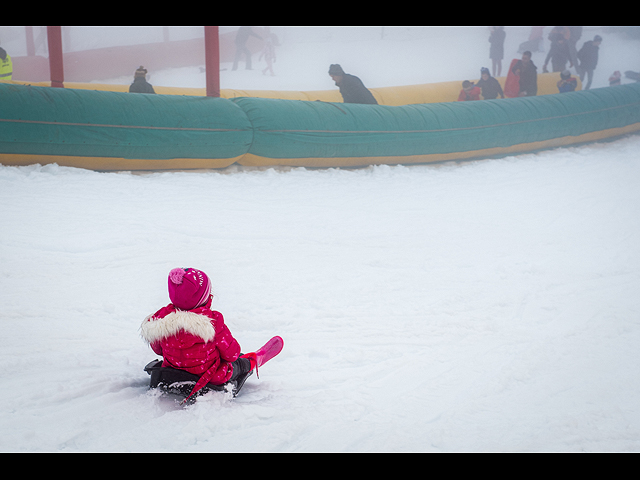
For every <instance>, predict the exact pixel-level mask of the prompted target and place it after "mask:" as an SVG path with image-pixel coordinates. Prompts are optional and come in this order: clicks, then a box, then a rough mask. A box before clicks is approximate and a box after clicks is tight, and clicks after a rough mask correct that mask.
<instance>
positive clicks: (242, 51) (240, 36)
mask: <svg viewBox="0 0 640 480" xmlns="http://www.w3.org/2000/svg"><path fill="white" fill-rule="evenodd" d="M249 37H256V38H259V39H260V40H262V37H261V36H260V35H258V34H257V33H255V32H254V31H253V30H251V27H240V28H239V29H238V33H237V34H236V56H235V58H234V59H233V68H232V69H231V70H237V69H238V62H239V61H240V57H241V56H242V55H244V57H245V61H246V64H245V65H246V68H247V70H252V68H251V51H250V50H249V49H248V48H247V41H248V40H249Z"/></svg>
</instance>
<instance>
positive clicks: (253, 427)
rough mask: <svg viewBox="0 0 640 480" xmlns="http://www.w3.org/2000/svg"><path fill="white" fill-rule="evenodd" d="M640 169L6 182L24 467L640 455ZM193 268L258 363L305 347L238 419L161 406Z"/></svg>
mask: <svg viewBox="0 0 640 480" xmlns="http://www.w3.org/2000/svg"><path fill="white" fill-rule="evenodd" d="M603 44H604V43H603ZM628 44H629V45H630V47H629V48H637V42H636V43H634V41H629V42H628ZM236 73H238V74H240V73H241V72H236ZM242 73H247V72H242ZM283 83H286V82H283ZM394 83H395V82H394ZM390 84H392V83H390ZM290 86H291V84H290V83H288V84H287V87H290ZM639 151H640V136H638V135H631V136H627V137H624V138H621V139H617V140H615V141H612V142H601V143H594V144H589V145H582V146H579V147H572V148H564V149H554V150H550V151H545V152H538V153H533V154H527V155H519V156H512V157H505V158H500V159H487V160H482V161H476V162H468V163H462V164H439V165H431V166H428V165H415V166H410V167H404V166H398V167H389V166H378V167H369V168H363V169H356V170H348V169H317V170H309V169H304V168H279V169H273V168H268V169H266V168H265V169H258V168H254V169H252V168H242V167H237V166H232V167H229V168H228V169H224V170H220V171H199V172H163V173H146V174H132V173H129V172H121V173H99V172H92V171H88V170H82V169H75V168H67V167H59V166H56V165H48V166H40V165H33V166H25V167H8V166H0V302H2V305H3V308H2V313H1V314H0V324H1V326H2V331H3V346H2V348H1V349H0V372H2V373H1V374H0V375H1V378H2V384H3V388H4V392H5V395H3V396H2V399H1V400H0V432H2V433H1V434H0V451H5V452H29V451H35V452H42V451H52V452H403V451H404V452H409V451H416V452H461V451H471V452H483V451H495V452H539V451H551V452H557V451H569V452H579V451H588V452H594V451H607V452H609V451H623V452H631V451H640V407H639V405H640V402H639V401H638V400H639V399H640V384H639V383H638V381H637V378H638V373H637V372H638V371H639V368H640V352H639V351H638V348H637V345H638V344H639V343H640V314H639V313H638V312H640V299H639V298H638V296H637V292H638V290H639V288H640V251H639V250H638V244H639V243H640V189H639V188H638V185H639V184H640V161H639V160H640V159H639V158H638V157H639V154H638V152H639ZM177 266H193V267H196V268H200V269H202V270H204V271H205V272H207V273H208V274H209V275H210V276H211V278H212V281H213V284H214V293H215V300H214V307H215V308H216V309H217V310H219V311H220V312H222V313H223V315H224V316H225V319H226V321H227V324H228V325H229V327H230V329H231V331H232V332H233V333H234V335H235V336H236V337H237V338H238V340H239V341H240V343H241V345H242V346H243V349H244V350H252V349H255V348H257V347H259V346H260V345H261V344H262V343H264V341H266V340H267V339H268V338H270V337H271V336H273V335H281V336H282V337H283V338H284V340H285V347H284V350H283V352H282V353H281V354H280V355H279V356H278V357H276V358H275V359H273V360H272V361H271V362H269V363H268V364H266V365H264V366H263V367H262V368H261V369H260V378H259V379H258V378H256V377H255V376H254V377H251V378H250V379H249V380H248V381H247V383H246V384H245V387H244V389H243V391H242V394H241V395H240V396H239V397H237V398H235V399H230V398H228V397H227V396H225V395H224V394H222V393H209V394H207V395H205V396H203V397H201V398H200V399H199V400H198V401H197V402H196V403H195V404H194V405H192V406H189V407H186V408H183V407H180V406H179V405H178V404H176V402H175V400H174V399H172V398H169V397H165V396H162V395H159V394H158V393H157V392H154V391H149V390H148V388H147V387H148V381H149V377H148V376H147V375H146V373H145V372H144V371H143V370H142V369H143V367H144V365H145V364H146V363H147V362H148V361H150V360H152V359H154V358H157V357H156V356H155V355H154V354H153V352H152V351H151V350H150V349H149V347H148V346H147V345H145V343H144V341H143V340H142V339H141V338H140V335H139V326H140V323H141V322H142V319H143V318H144V317H145V316H146V315H148V314H150V313H153V312H154V311H156V310H157V309H158V308H160V307H161V306H164V305H166V304H167V303H168V301H169V300H168V294H167V290H166V281H167V280H166V278H167V274H168V273H169V270H170V269H172V268H174V267H177Z"/></svg>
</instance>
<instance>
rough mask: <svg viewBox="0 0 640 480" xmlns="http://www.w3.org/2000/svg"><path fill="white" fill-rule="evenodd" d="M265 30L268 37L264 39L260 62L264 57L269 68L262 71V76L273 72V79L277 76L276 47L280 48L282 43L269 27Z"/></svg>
mask: <svg viewBox="0 0 640 480" xmlns="http://www.w3.org/2000/svg"><path fill="white" fill-rule="evenodd" d="M265 30H266V32H267V36H266V38H265V39H264V48H263V49H262V53H260V58H258V61H260V60H262V57H264V61H265V62H267V67H266V68H265V69H264V70H262V74H263V75H265V74H266V73H267V72H271V76H272V77H273V76H274V75H275V73H273V63H274V62H275V61H276V47H279V46H280V43H279V42H278V37H277V36H276V35H275V33H271V32H270V30H269V27H266V28H265Z"/></svg>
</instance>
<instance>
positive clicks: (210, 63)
mask: <svg viewBox="0 0 640 480" xmlns="http://www.w3.org/2000/svg"><path fill="white" fill-rule="evenodd" d="M204 66H205V70H206V76H207V97H219V96H220V37H219V31H218V27H204Z"/></svg>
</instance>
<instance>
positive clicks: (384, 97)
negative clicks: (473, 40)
mask: <svg viewBox="0 0 640 480" xmlns="http://www.w3.org/2000/svg"><path fill="white" fill-rule="evenodd" d="M496 78H497V80H498V82H500V85H501V86H502V88H504V82H505V80H506V77H496ZM469 80H471V81H477V80H478V79H474V78H470V79H469ZM558 80H560V74H559V73H540V74H538V95H550V94H555V93H558V87H557V85H556V84H557V83H558ZM577 81H578V86H577V87H576V90H580V89H582V83H581V82H580V78H577ZM9 83H14V84H19V85H33V86H37V87H50V86H51V82H20V81H15V80H14V81H11V82H9ZM64 85H65V88H75V89H80V90H103V91H110V92H128V91H129V85H110V84H102V83H73V82H65V84H64ZM153 89H154V90H155V92H156V93H157V94H161V95H191V96H206V89H204V88H180V87H157V86H154V87H153ZM369 90H371V93H372V94H373V96H374V97H375V98H376V100H377V101H378V103H379V104H380V105H392V106H400V105H411V104H415V103H443V102H455V101H457V100H458V95H459V94H460V90H462V81H455V82H439V83H427V84H420V85H405V86H400V87H380V88H369ZM220 97H222V98H237V97H259V98H276V99H284V100H306V101H316V100H319V101H322V102H335V103H342V96H341V95H340V91H339V90H338V88H337V87H336V88H334V89H332V90H310V91H280V90H238V89H222V90H220Z"/></svg>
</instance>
